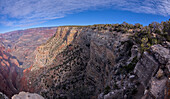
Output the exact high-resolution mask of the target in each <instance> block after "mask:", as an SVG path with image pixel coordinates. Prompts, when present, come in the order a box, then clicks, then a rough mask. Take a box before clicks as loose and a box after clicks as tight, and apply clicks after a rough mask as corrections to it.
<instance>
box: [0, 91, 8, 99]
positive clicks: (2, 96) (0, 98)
mask: <svg viewBox="0 0 170 99" xmlns="http://www.w3.org/2000/svg"><path fill="white" fill-rule="evenodd" d="M0 99H9V98H8V97H7V96H6V95H5V94H3V93H2V92H0Z"/></svg>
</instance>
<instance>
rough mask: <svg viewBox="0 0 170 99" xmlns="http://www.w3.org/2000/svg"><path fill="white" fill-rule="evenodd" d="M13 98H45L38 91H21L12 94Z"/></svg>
mask: <svg viewBox="0 0 170 99" xmlns="http://www.w3.org/2000/svg"><path fill="white" fill-rule="evenodd" d="M12 99H44V98H43V97H42V96H40V95H38V94H36V93H28V92H20V93H19V94H17V95H14V96H12Z"/></svg>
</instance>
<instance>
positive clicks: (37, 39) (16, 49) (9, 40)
mask: <svg viewBox="0 0 170 99" xmlns="http://www.w3.org/2000/svg"><path fill="white" fill-rule="evenodd" d="M55 32H56V27H53V28H35V29H27V30H19V31H13V32H8V33H5V34H0V39H1V42H0V43H1V44H2V45H3V46H4V47H5V48H6V49H8V52H9V53H10V54H11V55H13V56H16V57H17V59H18V60H19V61H20V62H19V64H20V67H22V68H28V67H30V66H32V65H33V60H34V57H35V55H34V53H33V52H34V50H35V49H36V47H37V46H39V45H41V44H42V43H44V42H46V41H47V40H48V39H49V38H50V37H51V36H52V35H53V34H54V33H55Z"/></svg>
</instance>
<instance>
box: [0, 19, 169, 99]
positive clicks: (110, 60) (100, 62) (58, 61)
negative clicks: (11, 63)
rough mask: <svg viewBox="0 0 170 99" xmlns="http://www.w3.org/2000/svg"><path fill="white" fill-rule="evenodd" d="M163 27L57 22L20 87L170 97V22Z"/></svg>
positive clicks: (90, 96)
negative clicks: (63, 24) (67, 24)
mask: <svg viewBox="0 0 170 99" xmlns="http://www.w3.org/2000/svg"><path fill="white" fill-rule="evenodd" d="M167 23H168V22H167ZM168 26H170V24H169V25H168ZM161 27H164V26H161ZM159 29H160V28H158V29H157V28H156V27H142V26H141V25H140V24H137V25H129V24H127V23H123V24H114V25H107V24H106V25H93V26H83V27H81V26H65V27H58V28H57V32H56V33H55V35H54V36H53V37H51V38H50V39H49V40H48V41H47V42H46V43H43V44H41V45H40V46H39V47H37V48H36V50H35V51H34V53H32V54H30V55H35V59H33V58H32V59H33V60H32V62H31V63H32V64H33V65H32V66H30V67H29V68H27V69H25V70H24V71H23V75H22V77H21V79H19V80H18V81H19V82H18V84H20V86H19V87H17V89H18V90H19V91H27V92H35V93H38V94H40V95H42V96H43V97H44V98H45V99H46V98H47V99H57V98H62V99H63V98H64V99H65V98H66V99H80V98H81V99H97V98H98V99H115V98H116V99H155V98H157V99H159V98H160V99H162V98H167V99H168V97H169V96H170V94H169V92H170V87H169V85H170V82H169V74H170V73H169V72H170V65H169V64H170V43H169V40H170V39H169V37H170V36H169V35H167V31H170V28H169V29H168V28H166V26H165V27H164V29H162V30H159ZM168 33H169V32H168ZM26 38H27V37H26ZM29 41H30V40H29ZM35 41H37V40H35ZM2 44H3V45H6V43H2ZM20 48H24V46H22V47H20ZM31 51H33V50H31ZM6 52H10V50H8V51H6ZM5 55H6V54H5ZM2 56H3V60H7V59H8V58H7V56H4V55H2ZM6 64H7V63H6ZM18 64H19V62H18ZM3 90H5V89H3ZM0 91H1V90H0Z"/></svg>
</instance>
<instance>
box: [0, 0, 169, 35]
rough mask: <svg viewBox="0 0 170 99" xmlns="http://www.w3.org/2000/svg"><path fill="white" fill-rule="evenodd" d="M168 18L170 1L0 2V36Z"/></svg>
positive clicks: (30, 0) (32, 0) (27, 0)
mask: <svg viewBox="0 0 170 99" xmlns="http://www.w3.org/2000/svg"><path fill="white" fill-rule="evenodd" d="M169 18H170V1H169V0H0V33H4V32H8V31H13V30H20V29H27V28H34V27H49V26H61V25H91V24H114V23H122V22H124V21H125V22H128V23H131V24H135V23H141V24H143V25H148V24H149V23H151V22H153V21H156V22H161V21H166V20H169Z"/></svg>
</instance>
